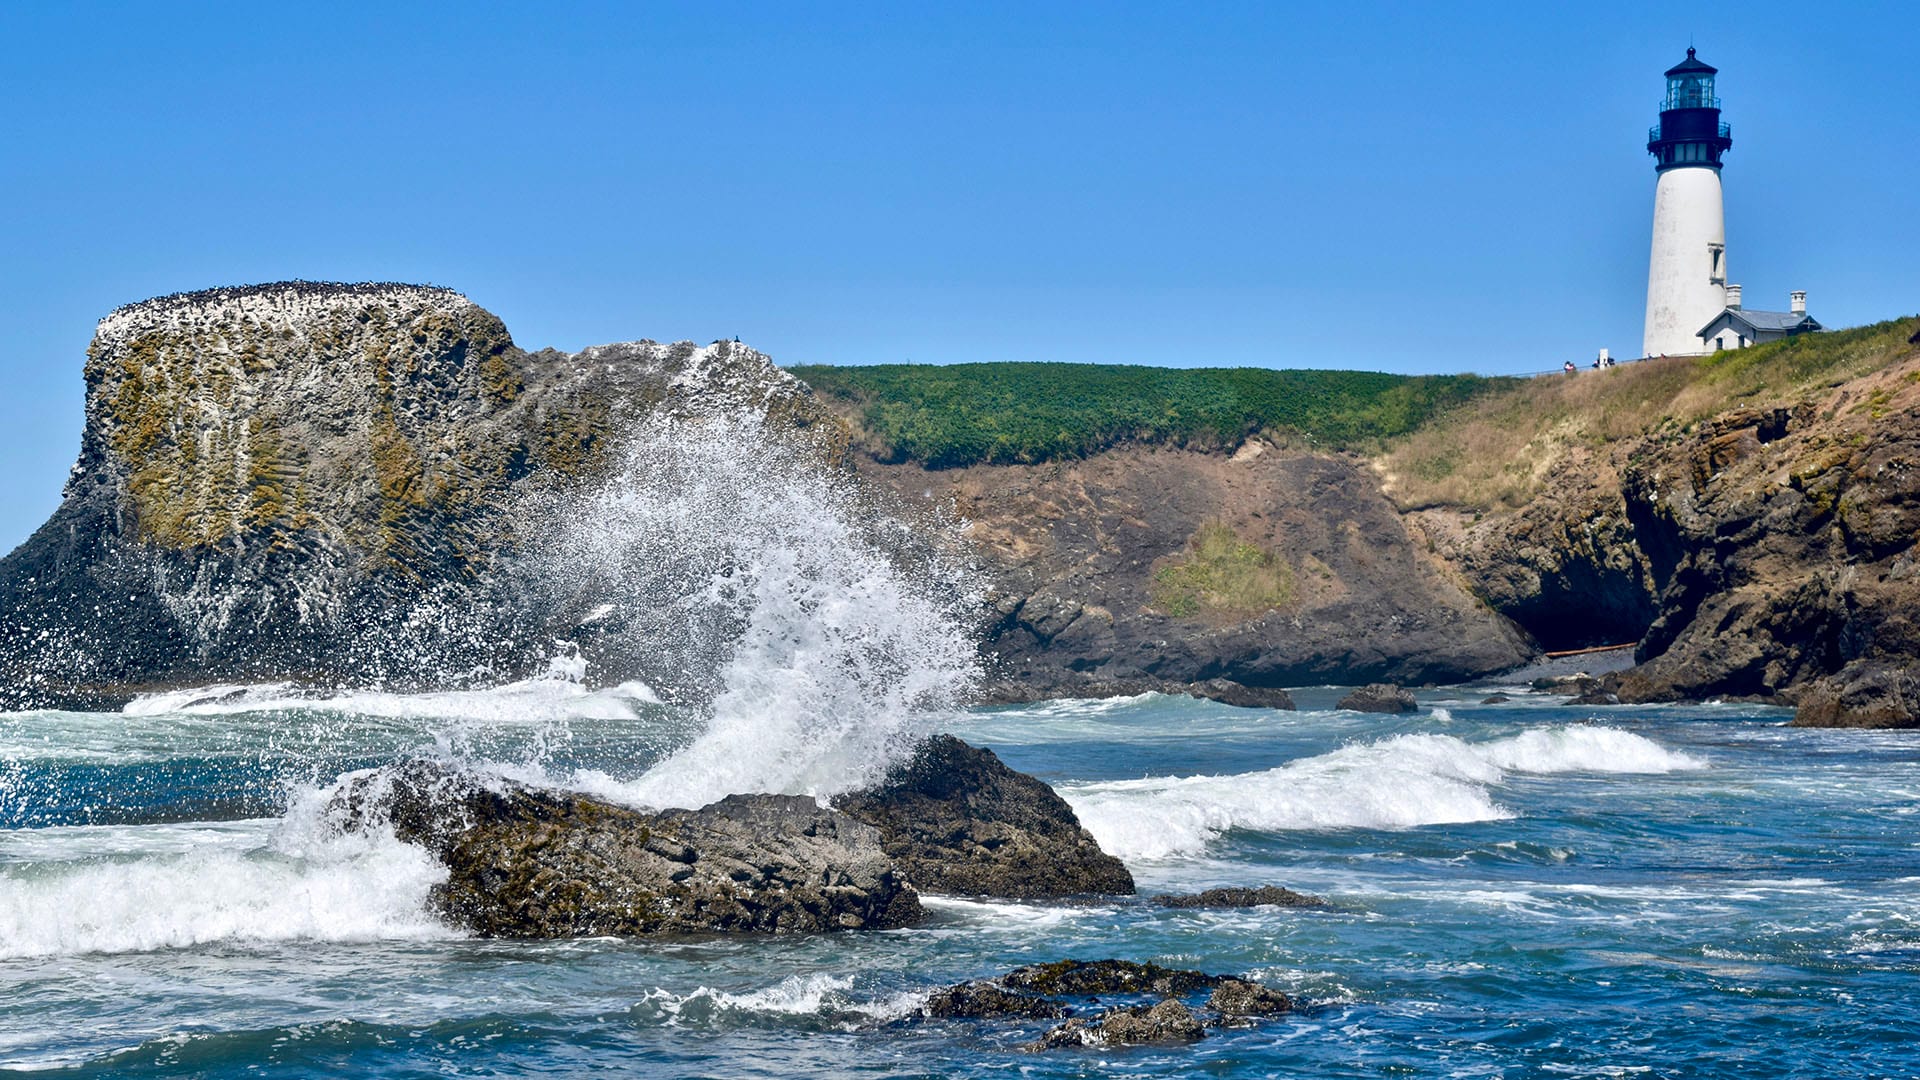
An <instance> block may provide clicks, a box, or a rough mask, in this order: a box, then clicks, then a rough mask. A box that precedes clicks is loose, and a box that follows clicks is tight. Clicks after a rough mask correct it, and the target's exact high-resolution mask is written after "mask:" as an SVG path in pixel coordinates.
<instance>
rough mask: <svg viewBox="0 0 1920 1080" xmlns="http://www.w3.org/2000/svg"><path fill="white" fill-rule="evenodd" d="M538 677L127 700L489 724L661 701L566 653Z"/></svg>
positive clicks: (203, 708)
mask: <svg viewBox="0 0 1920 1080" xmlns="http://www.w3.org/2000/svg"><path fill="white" fill-rule="evenodd" d="M550 663H551V667H550V669H549V671H548V672H547V673H546V674H544V675H541V676H537V677H535V678H531V679H523V680H520V681H517V682H510V683H505V684H502V685H499V686H492V687H486V688H482V689H475V690H449V691H438V692H432V693H418V694H402V693H394V692H391V691H386V690H351V689H349V690H309V689H304V688H300V687H296V686H294V685H293V684H291V683H263V684H257V685H245V686H241V685H220V686H207V687H198V688H193V689H183V690H169V691H166V692H164V693H158V694H147V695H142V696H140V697H137V698H135V699H134V700H132V701H130V702H128V703H127V704H126V705H125V706H124V707H123V708H122V710H121V711H122V713H123V714H124V715H127V716H139V717H160V716H233V715H238V714H245V713H259V712H281V711H299V710H306V711H323V712H330V713H350V714H353V715H355V716H364V717H379V718H383V719H393V720H409V719H437V718H447V717H453V718H459V719H464V720H475V721H482V722H487V723H545V722H552V721H556V720H569V719H587V720H632V719H634V718H635V717H636V715H637V713H636V707H637V706H640V705H657V704H659V703H660V698H659V696H658V695H656V694H655V693H654V692H653V690H652V689H651V688H650V687H648V686H647V685H646V684H644V683H640V682H626V683H621V684H619V685H617V686H611V687H606V688H603V689H592V688H589V687H588V686H586V685H585V682H584V679H585V674H586V672H585V668H584V666H583V665H581V664H580V662H579V661H578V658H577V657H572V656H568V655H562V656H560V657H556V658H555V659H554V660H552V661H551V662H550Z"/></svg>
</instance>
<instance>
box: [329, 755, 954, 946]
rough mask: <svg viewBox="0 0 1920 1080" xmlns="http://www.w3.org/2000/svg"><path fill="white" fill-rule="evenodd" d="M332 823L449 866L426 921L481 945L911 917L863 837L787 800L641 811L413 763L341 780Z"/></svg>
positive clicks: (840, 820)
mask: <svg viewBox="0 0 1920 1080" xmlns="http://www.w3.org/2000/svg"><path fill="white" fill-rule="evenodd" d="M331 812H332V813H333V814H334V816H335V817H336V818H337V820H338V821H339V822H340V823H341V825H342V827H343V828H345V829H348V830H363V829H368V828H378V827H384V826H390V827H391V828H392V829H393V832H394V835H395V836H397V837H398V838H399V839H401V840H402V841H405V842H408V843H413V844H419V845H421V846H423V847H425V848H427V849H428V850H429V851H431V852H432V853H433V854H434V855H435V856H436V857H437V858H438V859H439V860H440V861H441V862H443V863H444V864H446V867H447V870H448V877H447V880H446V881H445V882H444V883H443V884H441V885H439V886H437V887H436V888H435V889H434V892H433V901H434V903H435V905H436V906H437V907H438V908H439V910H440V912H441V914H442V915H444V916H445V917H446V918H448V919H449V920H451V921H453V922H455V923H457V924H459V925H461V926H464V927H466V928H468V929H470V930H472V931H473V932H475V933H478V934H482V935H485V936H489V937H511V938H551V937H579V936H590V935H602V934H612V935H621V936H644V935H654V934H674V933H812V932H819V931H827V930H859V929H888V928H893V927H899V926H905V925H909V924H911V923H913V922H914V921H916V920H917V919H918V918H919V916H920V914H921V910H920V904H919V898H918V896H917V895H916V894H915V893H914V891H913V890H912V888H911V887H909V886H908V885H907V883H906V881H905V880H904V878H903V877H902V875H901V874H900V873H899V872H897V871H896V870H895V869H894V867H893V864H892V862H891V861H890V860H889V859H888V858H887V856H886V853H885V852H883V851H882V850H881V849H880V844H879V834H878V833H877V832H876V830H874V829H873V828H872V827H870V826H867V825H863V824H861V823H859V822H857V821H854V820H852V819H851V818H848V817H846V816H845V815H843V814H838V813H835V812H833V811H831V810H825V809H822V808H821V807H820V806H819V805H818V804H817V803H815V802H814V800H813V799H811V798H806V797H802V796H791V795H733V796H729V797H727V798H725V799H722V800H721V801H719V802H717V803H714V804H712V805H710V806H706V807H703V808H701V809H699V810H665V811H661V812H659V813H642V812H640V811H636V810H631V809H627V808H625V807H619V806H614V805H612V804H610V803H606V802H602V801H600V800H597V799H593V798H589V797H587V796H583V795H576V794H572V793H567V792H559V791H549V790H543V789H538V788H532V787H528V786H525V785H522V784H518V783H514V782H511V781H505V780H500V779H497V778H491V779H485V780H483V779H481V778H478V777H475V776H472V775H470V774H465V773H461V772H458V771H455V770H452V769H449V768H447V767H445V766H441V765H438V764H435V763H431V762H426V761H414V762H409V763H407V764H405V765H401V766H396V767H392V768H388V769H383V770H380V771H378V772H374V773H370V774H366V775H363V776H359V777H356V778H354V779H353V780H351V781H350V782H349V783H347V784H346V785H345V786H344V787H343V788H342V790H341V791H340V792H339V793H338V794H337V795H336V796H335V799H334V801H333V803H332V806H331Z"/></svg>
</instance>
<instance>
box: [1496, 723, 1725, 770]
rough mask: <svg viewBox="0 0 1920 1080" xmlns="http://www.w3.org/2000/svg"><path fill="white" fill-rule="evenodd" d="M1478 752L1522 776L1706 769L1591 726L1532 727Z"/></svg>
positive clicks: (1689, 758)
mask: <svg viewBox="0 0 1920 1080" xmlns="http://www.w3.org/2000/svg"><path fill="white" fill-rule="evenodd" d="M1478 752H1479V753H1480V754H1481V755H1482V756H1483V757H1485V758H1486V759H1487V760H1488V761H1490V762H1492V763H1493V764H1494V765H1496V766H1498V767H1499V768H1502V769H1506V770H1509V771H1512V772H1524V773H1565V772H1596V773H1670V772H1681V771H1684V770H1689V769H1704V768H1706V767H1707V763H1706V762H1705V761H1702V760H1701V759H1699V758H1697V757H1694V756H1693V755H1691V754H1683V753H1680V752H1679V751H1676V750H1668V749H1667V748H1666V747H1663V746H1661V745H1660V744H1659V743H1656V742H1654V741H1653V740H1651V739H1648V738H1645V737H1643V736H1640V735H1635V734H1633V733H1632V732H1630V731H1621V730H1620V729H1619V728H1610V727H1600V726H1598V725H1594V724H1573V725H1569V726H1566V727H1552V728H1532V729H1529V730H1527V731H1523V732H1521V733H1520V734H1518V735H1514V736H1512V737H1510V738H1505V739H1498V740H1496V741H1494V742H1491V743H1488V744H1487V745H1485V746H1483V747H1480V748H1479V751H1478Z"/></svg>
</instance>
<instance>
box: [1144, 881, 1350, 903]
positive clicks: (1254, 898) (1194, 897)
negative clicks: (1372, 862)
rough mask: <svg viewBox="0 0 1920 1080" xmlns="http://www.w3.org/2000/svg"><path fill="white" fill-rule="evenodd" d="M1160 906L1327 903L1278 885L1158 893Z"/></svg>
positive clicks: (1155, 899) (1157, 898)
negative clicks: (1182, 892)
mask: <svg viewBox="0 0 1920 1080" xmlns="http://www.w3.org/2000/svg"><path fill="white" fill-rule="evenodd" d="M1153 902H1154V903H1156V904H1159V905H1160V906H1161V907H1170V908H1250V907H1266V906H1269V905H1271V906H1275V907H1325V906H1326V905H1327V902H1326V901H1325V900H1322V899H1320V898H1319V897H1317V896H1308V895H1307V894H1306V893H1297V892H1294V891H1293V890H1292V889H1283V888H1281V887H1280V886H1278V885H1262V886H1260V887H1259V888H1257V889H1249V888H1244V887H1237V886H1229V887H1227V888H1221V889H1208V890H1206V891H1204V892H1197V893H1187V894H1182V895H1177V896H1176V895H1169V894H1162V895H1160V896H1156V897H1154V898H1153Z"/></svg>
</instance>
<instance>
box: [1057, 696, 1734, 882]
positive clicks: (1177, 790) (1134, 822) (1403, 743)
mask: <svg viewBox="0 0 1920 1080" xmlns="http://www.w3.org/2000/svg"><path fill="white" fill-rule="evenodd" d="M1705 765H1706V763H1705V762H1703V761H1701V760H1700V759H1699V758H1696V757H1693V756H1692V755H1689V754H1683V753H1678V752H1675V751H1671V750H1667V749H1665V748H1663V747H1661V746H1660V745H1659V744H1657V743H1654V742H1653V741H1651V740H1649V739H1646V738H1644V737H1642V736H1639V735H1635V734H1633V733H1631V732H1626V731H1620V730H1618V729H1615V728H1606V727H1598V726H1593V725H1569V726H1566V727H1558V728H1550V729H1535V730H1530V731H1526V732H1522V733H1521V734H1519V735H1514V736H1511V737H1507V738H1501V739H1494V740H1491V741H1488V742H1483V743H1469V742H1467V741H1465V740H1462V739H1458V738H1455V737H1453V736H1451V735H1435V734H1409V735H1396V736H1394V737H1392V738H1387V739H1379V740H1376V741H1373V742H1368V743H1357V744H1354V745H1351V746H1343V747H1341V748H1340V749H1338V750H1334V751H1332V752H1330V753H1325V754H1319V755H1315V756H1313V757H1308V758H1302V759H1300V760H1298V761H1293V762H1289V763H1287V764H1286V765H1282V766H1280V767H1279V768H1275V769H1268V770H1264V771H1262V772H1254V773H1242V774H1238V775H1230V776H1184V777H1152V778H1147V779H1142V780H1120V781H1104V782H1095V783H1082V784H1073V785H1069V786H1067V787H1065V788H1063V789H1062V791H1061V794H1062V795H1063V796H1064V797H1065V798H1066V799H1067V801H1068V802H1069V803H1070V804H1072V806H1073V809H1074V812H1075V813H1076V814H1078V815H1079V816H1080V821H1081V823H1082V824H1083V825H1085V826H1086V827H1087V830H1088V831H1089V832H1091V833H1093V835H1094V838H1095V839H1096V840H1098V841H1099V842H1100V845H1101V847H1103V848H1105V849H1106V850H1107V851H1109V852H1112V853H1113V854H1115V855H1118V856H1120V857H1121V858H1123V859H1128V860H1137V859H1166V858H1173V857H1181V856H1191V855H1195V854H1197V853H1199V852H1200V851H1202V850H1203V849H1204V848H1205V847H1206V846H1207V845H1208V844H1209V843H1211V842H1212V841H1213V840H1214V839H1216V838H1217V837H1219V836H1220V835H1221V834H1223V833H1225V832H1227V831H1228V830H1230V829H1252V830H1258V831H1281V830H1293V829H1344V828H1358V829H1403V828H1413V827H1417V826H1422V825H1445V824H1454V823H1460V822H1470V821H1495V820H1499V819H1502V818H1509V817H1512V816H1513V812H1512V811H1511V810H1509V809H1508V808H1507V807H1505V806H1502V805H1501V804H1500V803H1499V802H1497V801H1495V799H1494V797H1493V793H1492V788H1493V787H1494V786H1495V785H1497V784H1499V783H1500V782H1501V781H1502V780H1504V779H1505V777H1506V775H1507V773H1509V772H1524V773H1536V774H1553V773H1567V772H1596V773H1642V774H1647V773H1666V772H1674V771H1678V770H1686V769H1699V768H1704V767H1705Z"/></svg>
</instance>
